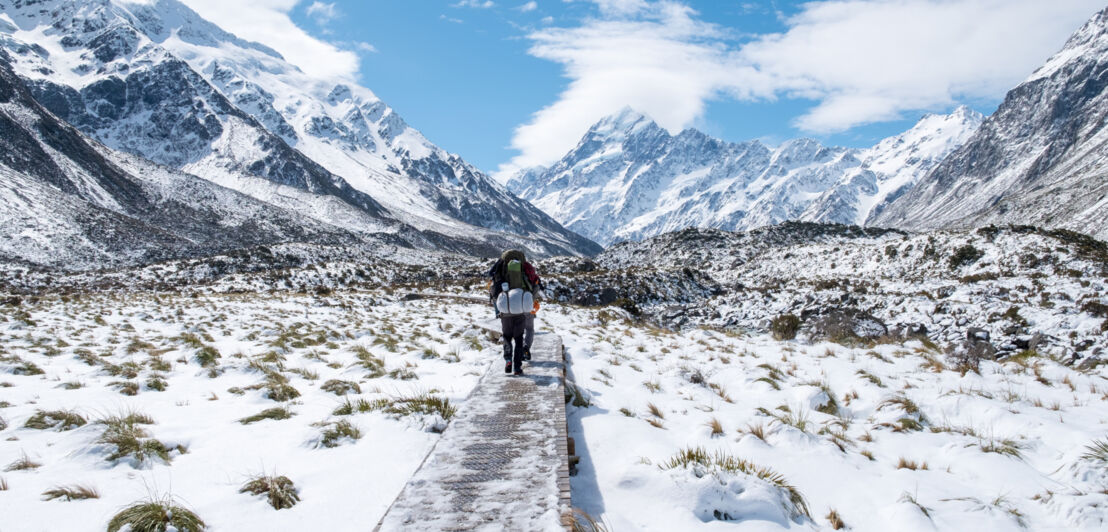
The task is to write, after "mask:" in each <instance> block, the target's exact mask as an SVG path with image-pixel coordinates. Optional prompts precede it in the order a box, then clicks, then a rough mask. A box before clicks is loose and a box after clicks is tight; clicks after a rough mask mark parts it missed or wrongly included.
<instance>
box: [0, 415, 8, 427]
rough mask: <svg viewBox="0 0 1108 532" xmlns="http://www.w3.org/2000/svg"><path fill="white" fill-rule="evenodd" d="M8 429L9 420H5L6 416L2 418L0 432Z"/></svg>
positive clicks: (0, 418) (0, 417) (0, 419)
mask: <svg viewBox="0 0 1108 532" xmlns="http://www.w3.org/2000/svg"><path fill="white" fill-rule="evenodd" d="M6 428H8V420H6V419H4V416H0V430H4V429H6Z"/></svg>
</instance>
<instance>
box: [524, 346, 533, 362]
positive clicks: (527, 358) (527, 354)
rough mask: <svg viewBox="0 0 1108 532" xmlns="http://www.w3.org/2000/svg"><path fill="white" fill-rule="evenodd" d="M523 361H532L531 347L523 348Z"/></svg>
mask: <svg viewBox="0 0 1108 532" xmlns="http://www.w3.org/2000/svg"><path fill="white" fill-rule="evenodd" d="M523 360H525V361H528V362H530V361H531V348H530V347H525V348H523Z"/></svg>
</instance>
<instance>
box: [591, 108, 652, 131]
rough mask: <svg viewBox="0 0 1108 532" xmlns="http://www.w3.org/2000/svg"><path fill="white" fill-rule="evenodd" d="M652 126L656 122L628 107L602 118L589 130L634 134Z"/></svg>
mask: <svg viewBox="0 0 1108 532" xmlns="http://www.w3.org/2000/svg"><path fill="white" fill-rule="evenodd" d="M652 124H654V120H652V119H651V118H650V117H648V116H646V115H645V114H642V113H640V112H638V111H636V110H635V109H634V108H632V107H631V106H630V105H627V106H624V107H623V108H622V109H620V110H619V111H618V112H616V113H614V114H611V115H608V116H606V117H604V118H601V119H600V120H599V121H598V122H597V123H595V124H593V126H592V127H591V128H589V131H590V132H596V133H614V132H623V133H633V132H635V131H636V130H639V129H642V128H643V127H647V126H649V125H652Z"/></svg>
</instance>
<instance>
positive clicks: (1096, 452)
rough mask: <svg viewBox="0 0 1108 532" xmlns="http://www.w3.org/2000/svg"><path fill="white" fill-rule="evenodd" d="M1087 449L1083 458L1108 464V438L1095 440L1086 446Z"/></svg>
mask: <svg viewBox="0 0 1108 532" xmlns="http://www.w3.org/2000/svg"><path fill="white" fill-rule="evenodd" d="M1085 451H1086V452H1085V454H1082V455H1081V459H1082V460H1086V461H1089V462H1096V463H1099V464H1101V465H1108V439H1105V440H1103V441H1101V440H1093V442H1092V443H1090V444H1088V445H1086V446H1085Z"/></svg>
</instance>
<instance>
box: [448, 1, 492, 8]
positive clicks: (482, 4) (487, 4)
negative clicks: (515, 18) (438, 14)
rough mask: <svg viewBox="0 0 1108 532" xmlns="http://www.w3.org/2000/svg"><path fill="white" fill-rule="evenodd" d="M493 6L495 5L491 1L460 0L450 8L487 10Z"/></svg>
mask: <svg viewBox="0 0 1108 532" xmlns="http://www.w3.org/2000/svg"><path fill="white" fill-rule="evenodd" d="M495 5H496V3H495V2H493V1H492V0H484V1H482V0H461V1H460V2H458V3H456V4H453V5H451V7H473V8H477V9H488V8H490V7H493V6H495Z"/></svg>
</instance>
